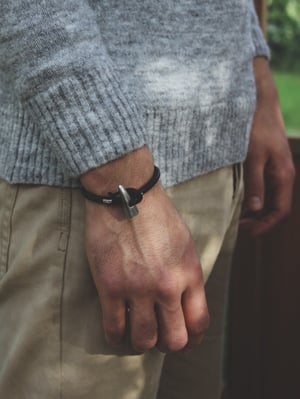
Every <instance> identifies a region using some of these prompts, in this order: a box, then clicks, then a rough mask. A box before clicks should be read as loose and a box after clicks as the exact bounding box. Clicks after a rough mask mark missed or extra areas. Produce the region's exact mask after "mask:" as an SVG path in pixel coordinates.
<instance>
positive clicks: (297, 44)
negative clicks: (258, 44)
mask: <svg viewBox="0 0 300 399" xmlns="http://www.w3.org/2000/svg"><path fill="white" fill-rule="evenodd" d="M268 12H269V14H268V42H269V45H270V47H271V49H272V65H273V67H274V68H276V69H281V70H283V69H284V70H297V71H300V0H268Z"/></svg>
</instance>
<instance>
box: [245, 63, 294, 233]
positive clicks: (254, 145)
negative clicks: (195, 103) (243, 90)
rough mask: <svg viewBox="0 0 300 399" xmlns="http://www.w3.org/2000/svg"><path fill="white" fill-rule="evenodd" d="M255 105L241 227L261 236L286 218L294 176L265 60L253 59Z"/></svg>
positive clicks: (277, 103)
mask: <svg viewBox="0 0 300 399" xmlns="http://www.w3.org/2000/svg"><path fill="white" fill-rule="evenodd" d="M254 73H255V79H256V87H257V106H256V112H255V115H254V120H253V126H252V132H251V136H250V146H249V152H248V156H247V160H246V163H245V169H244V170H245V175H244V180H245V201H244V213H243V217H242V220H241V227H242V228H243V229H245V230H248V231H249V232H250V233H251V234H253V235H259V234H263V233H265V232H267V231H269V230H270V229H271V228H272V227H273V226H274V225H276V224H277V223H278V222H280V221H282V220H283V219H285V218H286V217H287V215H288V214H289V212H290V208H291V201H292V189H293V181H294V176H295V170H294V166H293V161H292V156H291V152H290V149H289V145H288V141H287V138H286V135H285V128H284V122H283V118H282V115H281V111H280V105H279V100H278V95H277V91H276V88H275V85H274V82H273V79H272V75H271V71H270V68H269V64H268V61H267V60H266V59H265V58H263V57H257V58H255V60H254Z"/></svg>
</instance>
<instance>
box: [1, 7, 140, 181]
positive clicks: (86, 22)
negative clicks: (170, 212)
mask: <svg viewBox="0 0 300 399" xmlns="http://www.w3.org/2000/svg"><path fill="white" fill-rule="evenodd" d="M0 71H1V73H3V75H4V76H5V79H6V80H7V81H8V82H9V85H10V87H12V91H13V92H14V97H16V100H17V101H19V102H21V103H22V106H23V107H24V108H25V110H26V112H27V113H28V114H29V116H30V118H31V119H32V121H33V123H34V124H35V125H36V127H37V128H38V129H39V130H40V131H41V132H42V134H43V135H44V136H45V138H46V140H47V143H48V145H49V146H50V148H51V150H52V149H53V151H54V152H55V154H56V156H57V158H58V159H59V160H60V161H61V162H62V163H63V165H64V167H65V168H66V171H67V173H68V174H69V176H70V177H76V176H78V175H80V174H82V173H84V172H86V171H87V170H89V169H91V168H94V167H97V166H99V165H101V164H104V163H106V162H108V161H110V160H112V159H115V158H117V157H119V156H121V155H123V154H125V153H128V152H130V151H132V150H134V149H136V148H139V147H141V146H142V145H143V144H144V143H145V140H144V139H145V132H144V127H143V122H142V119H141V116H140V113H139V111H138V109H137V106H136V105H135V104H134V101H133V100H132V99H131V98H129V95H128V93H126V89H125V85H124V82H122V80H121V79H120V76H119V75H120V74H118V68H117V66H116V65H115V64H114V63H113V62H112V60H111V58H110V57H109V56H108V53H107V51H106V49H105V45H104V42H103V40H102V37H101V27H99V25H98V24H97V22H96V19H95V13H94V12H93V10H92V9H91V8H90V7H89V5H88V0H81V1H78V0H64V1H62V0H40V1H32V0H15V1H4V0H0Z"/></svg>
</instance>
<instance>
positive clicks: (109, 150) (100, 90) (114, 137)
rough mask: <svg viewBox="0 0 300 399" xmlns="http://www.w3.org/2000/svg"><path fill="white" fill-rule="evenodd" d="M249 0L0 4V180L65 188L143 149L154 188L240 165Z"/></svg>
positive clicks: (252, 51)
mask: <svg viewBox="0 0 300 399" xmlns="http://www.w3.org/2000/svg"><path fill="white" fill-rule="evenodd" d="M257 55H263V56H266V57H268V56H269V49H268V47H267V45H266V43H265V41H264V38H263V36H262V33H261V30H260V28H259V25H258V21H257V17H256V14H255V11H254V7H253V3H252V0H222V1H220V0H162V1H157V0H81V1H78V0H64V1H62V0H40V1H32V0H14V1H6V0H0V176H1V177H2V178H4V179H6V180H7V181H9V182H11V183H17V182H21V183H34V184H48V185H62V186H76V185H77V182H78V176H79V175H80V174H82V173H84V172H86V171H87V170H89V169H91V168H94V167H97V166H99V165H102V164H104V163H106V162H108V161H110V160H113V159H115V158H117V157H120V156H122V155H123V154H126V153H128V152H130V151H132V150H134V149H136V148H139V147H141V146H143V145H144V144H148V146H149V147H150V149H151V151H152V153H153V155H154V159H155V162H156V164H157V165H158V166H159V167H160V169H161V172H162V180H163V183H164V184H165V186H170V185H173V184H175V183H178V182H182V181H184V180H187V179H189V178H191V177H193V176H195V175H199V174H202V173H205V172H208V171H211V170H213V169H217V168H220V167H223V166H226V165H229V164H232V163H235V162H240V161H243V160H244V158H245V155H246V152H247V145H248V137H249V132H250V129H251V123H252V117H253V113H254V109H255V97H256V95H255V82H254V78H253V70H252V68H253V66H252V61H253V57H255V56H257Z"/></svg>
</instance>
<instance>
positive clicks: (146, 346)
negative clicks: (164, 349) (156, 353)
mask: <svg viewBox="0 0 300 399" xmlns="http://www.w3.org/2000/svg"><path fill="white" fill-rule="evenodd" d="M155 345H156V340H154V339H152V340H142V341H134V342H133V346H134V348H135V350H136V351H137V352H147V351H149V350H151V349H153V348H154V347H155Z"/></svg>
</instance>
